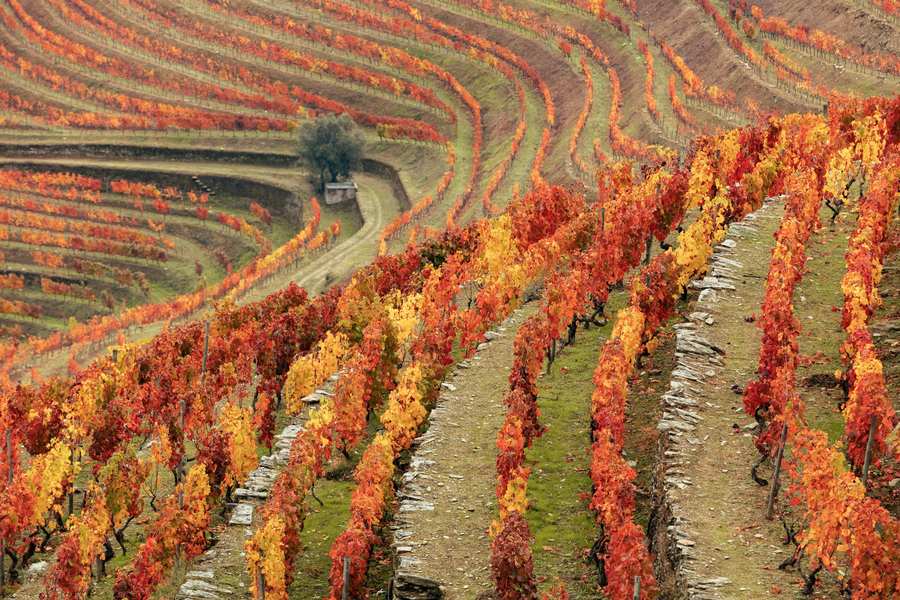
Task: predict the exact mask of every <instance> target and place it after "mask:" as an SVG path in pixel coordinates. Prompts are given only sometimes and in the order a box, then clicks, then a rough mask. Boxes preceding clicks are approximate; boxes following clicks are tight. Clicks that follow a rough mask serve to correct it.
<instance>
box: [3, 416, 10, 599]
mask: <svg viewBox="0 0 900 600" xmlns="http://www.w3.org/2000/svg"><path fill="white" fill-rule="evenodd" d="M4 438H5V442H6V469H7V475H6V485H10V484H11V483H12V480H13V464H12V431H10V429H9V427H7V428H6V434H5V436H4ZM4 587H6V540H2V541H0V594H2V593H3V588H4Z"/></svg>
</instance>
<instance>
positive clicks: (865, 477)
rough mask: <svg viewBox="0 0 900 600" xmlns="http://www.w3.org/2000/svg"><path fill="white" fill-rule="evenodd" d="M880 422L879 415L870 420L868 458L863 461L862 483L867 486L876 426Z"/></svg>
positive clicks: (867, 444) (867, 445)
mask: <svg viewBox="0 0 900 600" xmlns="http://www.w3.org/2000/svg"><path fill="white" fill-rule="evenodd" d="M877 424H878V416H877V415H872V418H871V420H870V421H869V440H868V441H867V442H866V458H865V460H864V461H863V469H862V484H863V487H865V486H866V481H867V480H868V479H869V467H870V466H871V465H872V446H873V445H874V443H875V428H876V427H875V426H876V425H877Z"/></svg>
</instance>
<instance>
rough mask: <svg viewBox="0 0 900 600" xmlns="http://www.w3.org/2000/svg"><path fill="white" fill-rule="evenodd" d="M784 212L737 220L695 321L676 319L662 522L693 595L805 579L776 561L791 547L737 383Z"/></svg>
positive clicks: (774, 208)
mask: <svg viewBox="0 0 900 600" xmlns="http://www.w3.org/2000/svg"><path fill="white" fill-rule="evenodd" d="M782 214H783V208H782V205H781V204H780V203H777V204H775V203H770V204H767V205H766V206H764V207H763V208H762V209H760V210H759V211H758V212H757V213H756V214H755V215H751V217H750V218H748V220H747V221H746V222H745V223H743V224H737V225H733V226H732V227H731V229H730V233H729V237H728V240H726V242H725V246H720V247H719V249H718V250H717V252H716V255H715V257H714V258H713V264H712V269H711V272H710V275H709V276H708V277H707V278H705V279H704V280H703V281H701V282H698V283H697V284H696V285H697V286H699V287H701V288H703V289H702V291H701V296H700V299H699V300H698V302H697V305H696V309H695V312H693V313H691V315H690V319H691V320H690V322H689V323H684V324H681V325H677V326H676V329H677V343H676V348H677V350H676V352H677V354H676V356H677V358H678V364H677V365H676V368H675V370H674V371H673V374H672V376H673V378H672V383H671V387H670V390H669V392H668V394H666V395H665V396H664V399H665V403H666V412H665V413H664V415H663V418H662V420H661V421H660V424H659V429H660V430H661V431H663V432H665V434H666V436H667V445H666V446H665V448H666V458H665V464H664V465H663V466H662V470H664V474H665V490H666V496H667V500H668V505H669V508H670V509H671V512H672V519H671V520H670V521H669V522H668V523H661V524H659V527H660V528H661V527H663V525H667V526H668V529H669V531H668V537H669V540H670V546H669V552H668V554H669V556H670V557H673V556H674V557H675V566H676V573H677V575H678V579H679V580H680V583H681V585H683V586H686V588H687V590H688V594H689V597H690V598H697V599H704V598H727V599H729V600H731V599H735V600H737V599H748V600H749V599H754V600H756V599H759V598H769V597H774V596H775V595H778V594H781V593H784V596H782V597H789V598H792V597H794V596H793V594H794V593H795V592H797V593H799V590H798V588H797V583H798V581H799V578H797V577H796V575H794V574H792V573H786V572H783V571H779V570H777V569H776V568H775V567H776V566H777V564H778V563H779V562H780V560H781V559H782V558H784V557H786V556H787V555H788V553H789V550H790V549H789V548H787V547H785V546H783V545H782V543H781V542H782V538H783V533H782V530H781V525H780V524H779V522H778V521H777V520H776V521H767V520H765V518H764V515H765V504H766V496H767V492H768V488H762V487H759V486H758V485H757V484H755V483H754V482H753V481H752V479H751V478H750V476H749V470H750V466H751V464H752V463H753V461H754V460H755V459H756V456H757V452H756V449H755V447H754V445H753V438H752V436H751V433H750V431H749V429H750V427H749V426H752V424H753V422H752V419H749V418H748V417H747V416H746V415H745V414H744V412H743V408H742V396H741V394H740V392H741V389H739V388H733V386H741V388H743V386H745V385H746V384H747V382H748V381H750V380H751V379H752V377H753V375H754V372H755V371H756V365H757V360H758V356H759V344H760V334H761V332H760V330H759V329H758V327H757V326H756V324H755V323H753V322H749V321H748V317H750V315H751V314H758V312H759V309H760V306H761V305H762V300H763V294H764V281H765V278H766V275H767V271H768V264H769V258H770V255H771V251H772V246H773V243H774V242H773V239H772V234H773V233H774V231H775V230H776V229H777V227H778V225H779V222H780V218H781V215H782ZM728 246H731V247H732V248H729V247H728ZM735 390H737V391H735ZM672 546H674V548H672Z"/></svg>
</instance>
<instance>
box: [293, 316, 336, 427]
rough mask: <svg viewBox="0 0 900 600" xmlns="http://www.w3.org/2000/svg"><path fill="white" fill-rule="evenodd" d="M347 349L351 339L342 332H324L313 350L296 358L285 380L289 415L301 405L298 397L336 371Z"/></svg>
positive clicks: (301, 396) (295, 412)
mask: <svg viewBox="0 0 900 600" xmlns="http://www.w3.org/2000/svg"><path fill="white" fill-rule="evenodd" d="M349 351H350V340H349V338H348V337H347V336H346V335H345V334H344V333H341V332H338V333H332V332H330V331H329V332H327V333H326V334H325V337H324V338H322V340H321V341H320V342H319V343H318V345H317V346H316V348H315V350H313V351H312V352H310V353H308V354H304V355H303V356H300V357H298V358H297V359H296V360H295V361H294V362H293V364H291V368H290V369H289V370H288V374H287V377H286V378H285V381H284V401H285V405H286V407H287V412H288V414H291V415H295V414H297V413H298V412H300V409H301V408H303V403H302V402H301V400H302V399H303V397H304V396H307V395H309V394H311V393H312V392H313V391H314V390H315V389H316V388H317V387H318V386H320V385H322V383H324V382H325V380H326V379H328V378H329V377H331V375H332V374H334V373H335V372H337V370H338V369H339V368H340V365H341V361H343V359H344V358H345V357H346V356H347V354H348V352H349Z"/></svg>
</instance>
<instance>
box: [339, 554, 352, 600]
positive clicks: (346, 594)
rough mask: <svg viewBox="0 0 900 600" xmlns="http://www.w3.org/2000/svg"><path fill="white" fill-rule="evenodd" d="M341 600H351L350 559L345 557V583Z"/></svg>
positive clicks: (342, 587)
mask: <svg viewBox="0 0 900 600" xmlns="http://www.w3.org/2000/svg"><path fill="white" fill-rule="evenodd" d="M341 600H350V557H349V556H345V557H344V581H343V582H342V585H341Z"/></svg>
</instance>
